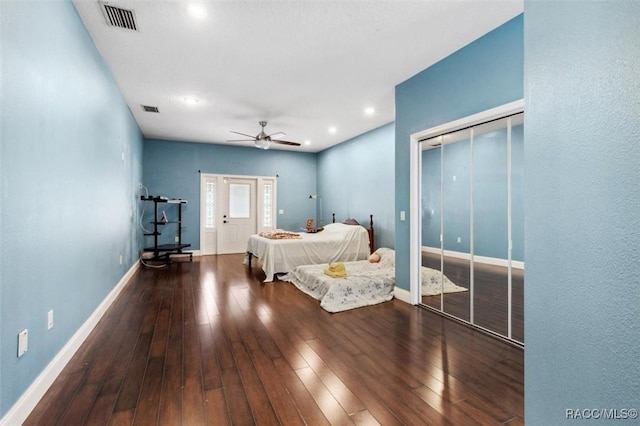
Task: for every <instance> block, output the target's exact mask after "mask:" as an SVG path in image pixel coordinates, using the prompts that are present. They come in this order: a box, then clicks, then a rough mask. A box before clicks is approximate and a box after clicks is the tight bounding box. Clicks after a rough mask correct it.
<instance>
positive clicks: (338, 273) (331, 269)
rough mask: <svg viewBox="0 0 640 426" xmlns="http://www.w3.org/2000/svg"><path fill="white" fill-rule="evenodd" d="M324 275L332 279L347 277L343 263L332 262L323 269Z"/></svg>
mask: <svg viewBox="0 0 640 426" xmlns="http://www.w3.org/2000/svg"><path fill="white" fill-rule="evenodd" d="M324 273H325V274H327V275H329V276H330V277H333V278H344V277H346V276H347V269H346V268H345V267H344V263H342V262H333V263H330V264H329V266H328V267H327V268H325V270H324Z"/></svg>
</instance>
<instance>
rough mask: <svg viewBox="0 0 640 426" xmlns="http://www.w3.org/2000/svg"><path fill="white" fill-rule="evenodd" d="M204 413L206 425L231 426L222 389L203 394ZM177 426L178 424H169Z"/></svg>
mask: <svg viewBox="0 0 640 426" xmlns="http://www.w3.org/2000/svg"><path fill="white" fill-rule="evenodd" d="M205 401H206V402H205V413H206V416H207V423H206V424H207V425H211V426H227V425H230V424H231V420H230V419H229V414H228V413H227V402H226V401H225V397H224V391H223V389H222V388H218V389H211V390H208V391H206V392H205ZM169 424H178V423H169Z"/></svg>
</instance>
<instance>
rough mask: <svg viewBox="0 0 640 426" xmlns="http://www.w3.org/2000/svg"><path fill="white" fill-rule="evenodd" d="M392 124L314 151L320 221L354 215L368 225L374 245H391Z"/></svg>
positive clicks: (341, 218)
mask: <svg viewBox="0 0 640 426" xmlns="http://www.w3.org/2000/svg"><path fill="white" fill-rule="evenodd" d="M393 156H394V125H393V124H387V125H386V126H382V127H379V128H378V129H375V130H372V131H370V132H368V133H365V134H363V135H360V136H358V137H355V138H353V139H350V140H348V141H346V142H343V143H341V144H339V145H336V146H334V147H332V148H329V149H326V150H324V151H322V152H320V153H319V154H318V193H319V194H320V195H321V196H322V197H323V198H322V202H323V204H322V210H323V220H324V223H330V222H331V213H336V220H337V221H342V220H344V219H346V218H354V219H356V220H358V221H359V222H360V223H361V224H362V225H365V226H368V224H369V215H370V214H372V215H373V222H374V225H373V226H374V229H375V246H376V247H393V246H394V231H393V228H394V220H393V199H394V176H395V174H394V169H393Z"/></svg>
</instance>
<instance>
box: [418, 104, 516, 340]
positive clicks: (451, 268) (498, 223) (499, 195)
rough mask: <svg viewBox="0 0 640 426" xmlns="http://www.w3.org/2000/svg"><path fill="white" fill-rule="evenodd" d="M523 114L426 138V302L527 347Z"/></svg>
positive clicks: (423, 152)
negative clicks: (525, 340) (525, 324)
mask: <svg viewBox="0 0 640 426" xmlns="http://www.w3.org/2000/svg"><path fill="white" fill-rule="evenodd" d="M523 126H524V114H523V113H519V114H515V115H509V116H506V117H503V118H499V119H492V120H491V121H488V122H483V123H477V124H474V125H470V126H467V127H463V128H461V129H460V128H459V129H455V130H453V131H449V132H442V133H440V134H439V135H437V136H433V137H429V138H427V139H424V140H421V141H420V142H419V143H420V148H421V158H420V161H421V163H420V167H419V170H420V175H421V176H420V188H421V190H420V193H421V200H420V204H421V224H420V226H421V256H420V257H421V272H420V276H421V288H420V300H421V303H422V304H423V305H425V306H427V307H429V308H431V309H435V310H438V311H441V312H443V313H446V314H447V315H450V316H453V317H455V318H457V319H460V320H462V321H464V322H467V323H470V324H473V325H474V326H477V327H479V328H482V329H484V330H487V331H489V332H491V333H494V334H496V335H499V336H502V337H505V338H507V339H510V340H513V341H514V342H517V343H524V306H523V305H524V304H523V299H524V297H523V286H524V213H523V201H524V179H523V167H524V155H523Z"/></svg>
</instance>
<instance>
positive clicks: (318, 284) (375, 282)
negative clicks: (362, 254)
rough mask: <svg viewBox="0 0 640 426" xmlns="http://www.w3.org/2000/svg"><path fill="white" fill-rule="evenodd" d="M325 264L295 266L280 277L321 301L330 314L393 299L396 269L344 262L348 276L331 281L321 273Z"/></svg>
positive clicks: (365, 263)
mask: <svg viewBox="0 0 640 426" xmlns="http://www.w3.org/2000/svg"><path fill="white" fill-rule="evenodd" d="M327 266H328V264H326V263H325V264H320V265H304V266H298V267H296V268H294V269H293V271H291V272H290V273H288V274H286V275H284V276H282V277H280V279H281V280H283V281H289V282H291V283H292V284H293V285H295V286H296V287H297V288H298V289H300V290H301V291H302V292H304V293H306V294H308V295H309V296H311V297H313V298H314V299H316V300H319V301H320V306H321V307H322V308H323V309H325V310H326V311H329V312H342V311H346V310H349V309H354V308H359V307H362V306H369V305H375V304H378V303H382V302H386V301H388V300H391V299H392V298H393V288H394V286H395V281H396V280H395V268H394V267H393V266H391V267H380V265H379V264H377V263H369V262H368V261H367V260H362V261H356V262H344V266H345V269H346V270H347V276H346V277H345V278H333V277H330V276H328V275H326V274H325V273H324V269H325V268H326V267H327Z"/></svg>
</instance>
